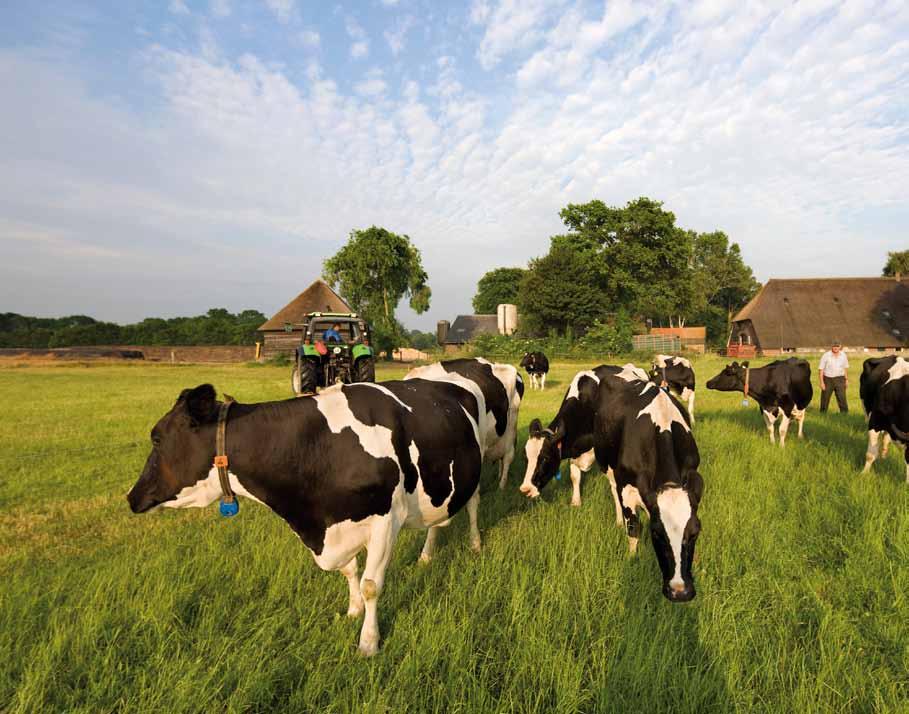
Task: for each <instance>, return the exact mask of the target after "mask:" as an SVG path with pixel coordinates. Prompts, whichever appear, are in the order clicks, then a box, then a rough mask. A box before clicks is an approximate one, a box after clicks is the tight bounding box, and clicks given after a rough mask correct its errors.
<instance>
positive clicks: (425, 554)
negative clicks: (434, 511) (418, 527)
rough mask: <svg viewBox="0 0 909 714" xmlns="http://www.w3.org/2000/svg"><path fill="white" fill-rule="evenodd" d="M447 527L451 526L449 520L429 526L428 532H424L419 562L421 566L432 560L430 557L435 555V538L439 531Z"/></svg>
mask: <svg viewBox="0 0 909 714" xmlns="http://www.w3.org/2000/svg"><path fill="white" fill-rule="evenodd" d="M449 525H451V519H450V518H449V519H448V520H447V521H442V522H441V523H436V524H435V525H434V526H430V527H429V530H427V531H426V540H425V541H424V542H423V550H422V551H420V562H421V563H422V564H424V565H425V564H426V563H428V562H429V561H431V560H432V556H433V555H435V553H436V538H437V537H438V536H439V529H440V528H447V527H448V526H449Z"/></svg>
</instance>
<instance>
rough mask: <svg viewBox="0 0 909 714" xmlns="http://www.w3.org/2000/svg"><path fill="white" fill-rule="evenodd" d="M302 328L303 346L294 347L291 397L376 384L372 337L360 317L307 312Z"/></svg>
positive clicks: (348, 313) (348, 314)
mask: <svg viewBox="0 0 909 714" xmlns="http://www.w3.org/2000/svg"><path fill="white" fill-rule="evenodd" d="M289 327H291V329H293V326H289ZM302 327H303V343H302V344H301V345H300V346H299V347H298V348H297V353H296V359H295V360H294V370H293V374H292V375H291V386H292V388H293V391H294V394H297V395H299V394H311V393H314V392H315V391H316V387H330V386H332V385H333V384H350V383H351V382H375V381H376V359H375V352H374V351H373V348H372V335H371V334H370V329H369V325H367V324H366V322H365V321H364V320H363V318H361V317H359V316H358V315H357V314H356V313H352V312H343V313H341V312H311V313H309V314H308V315H307V316H306V317H305V318H304V319H303V323H302Z"/></svg>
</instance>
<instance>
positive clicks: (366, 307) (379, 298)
mask: <svg viewBox="0 0 909 714" xmlns="http://www.w3.org/2000/svg"><path fill="white" fill-rule="evenodd" d="M322 275H323V277H324V278H325V280H326V281H327V282H328V283H329V284H331V285H332V286H335V287H337V289H338V290H339V292H340V293H341V295H343V296H344V298H345V299H346V300H347V301H348V302H349V303H350V304H351V305H352V306H353V307H354V309H355V310H356V311H357V312H359V313H361V314H362V315H364V316H365V317H366V319H367V320H369V322H370V323H371V325H372V327H373V332H374V335H375V339H376V342H377V344H378V346H379V348H380V349H384V350H386V351H387V352H388V354H389V355H390V354H391V349H392V348H393V347H396V346H397V344H396V343H397V342H398V341H399V340H400V339H401V325H400V323H399V322H398V321H397V319H396V318H395V310H396V309H397V307H398V303H399V302H400V301H401V300H402V299H403V298H405V297H406V298H407V299H408V302H409V304H410V307H411V308H412V309H413V310H414V312H417V313H422V312H425V311H426V310H428V309H429V300H430V297H431V295H432V293H431V291H430V289H429V286H428V285H427V284H426V281H427V275H426V271H425V270H424V269H423V263H422V261H421V259H420V251H419V250H418V249H417V247H416V246H414V245H413V244H412V243H411V242H410V238H409V237H408V236H406V235H404V236H400V235H397V234H396V233H392V232H391V231H388V230H385V229H384V228H379V227H378V226H372V227H370V228H367V229H366V230H355V231H351V233H350V238H349V239H348V241H347V243H346V244H345V245H344V247H342V248H341V250H339V251H338V252H337V253H335V254H334V255H333V256H332V257H331V258H329V259H328V260H326V261H325V264H324V266H323V272H322Z"/></svg>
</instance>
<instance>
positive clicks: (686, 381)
mask: <svg viewBox="0 0 909 714" xmlns="http://www.w3.org/2000/svg"><path fill="white" fill-rule="evenodd" d="M650 378H651V379H652V380H653V381H654V382H656V383H657V384H660V385H663V383H664V382H665V386H667V387H669V389H670V390H672V391H673V392H675V393H676V394H678V395H679V397H680V398H681V399H682V401H687V402H688V416H689V417H690V418H691V423H692V424H694V369H693V368H692V366H691V362H690V361H689V360H687V359H686V358H685V357H673V356H671V355H657V356H656V357H654V359H653V368H652V370H651V372H650Z"/></svg>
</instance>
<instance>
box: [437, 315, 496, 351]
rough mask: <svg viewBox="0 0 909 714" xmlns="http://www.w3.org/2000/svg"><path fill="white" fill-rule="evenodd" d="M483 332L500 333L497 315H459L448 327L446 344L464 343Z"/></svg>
mask: <svg viewBox="0 0 909 714" xmlns="http://www.w3.org/2000/svg"><path fill="white" fill-rule="evenodd" d="M482 334H491V335H497V334H499V321H498V317H497V316H496V315H458V316H457V317H456V318H455V321H454V322H453V323H451V327H450V328H448V337H446V338H445V344H446V345H462V344H464V343H465V342H470V341H471V340H472V339H473V338H474V337H476V336H477V335H482Z"/></svg>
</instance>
